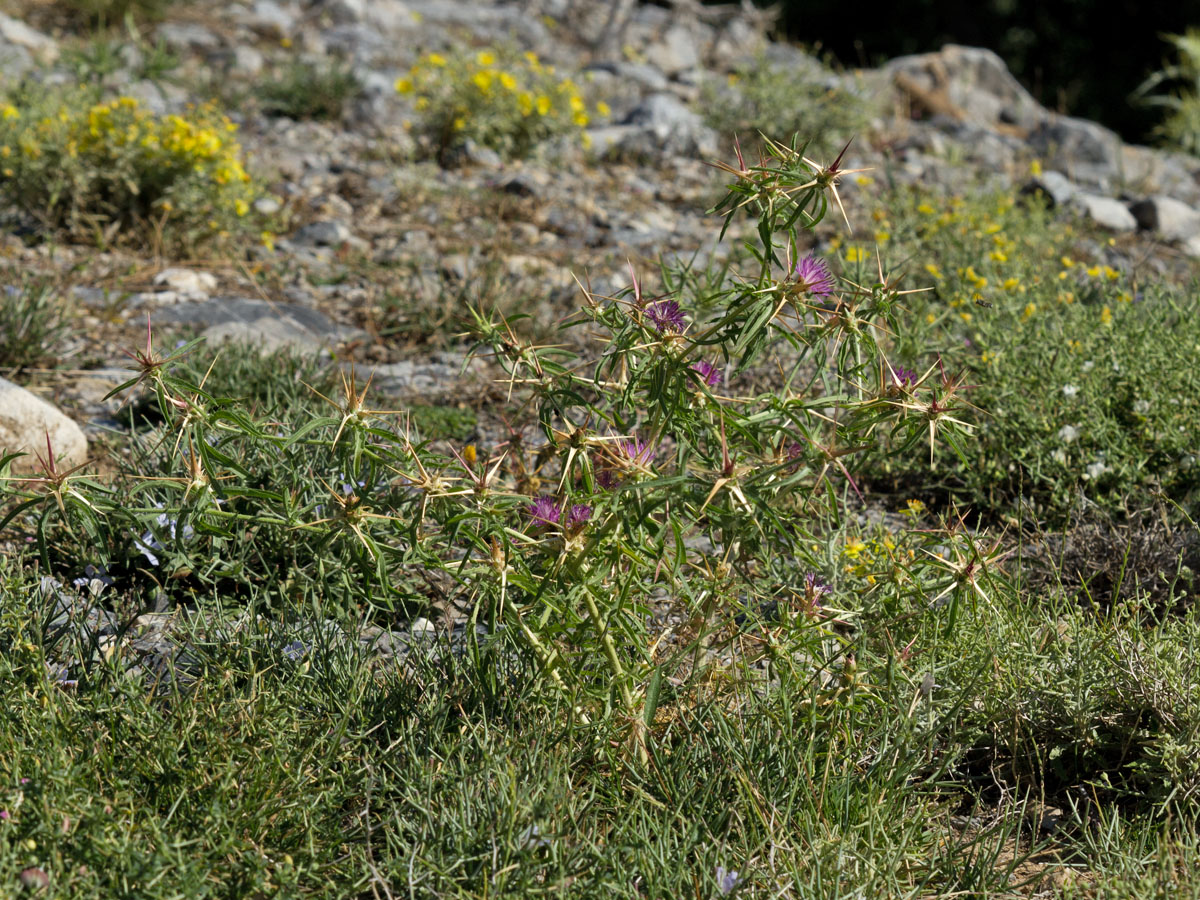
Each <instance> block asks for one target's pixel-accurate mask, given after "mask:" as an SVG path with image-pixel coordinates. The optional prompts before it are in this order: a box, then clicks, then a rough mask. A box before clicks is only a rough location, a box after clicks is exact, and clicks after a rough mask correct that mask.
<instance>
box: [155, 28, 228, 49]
mask: <svg viewBox="0 0 1200 900" xmlns="http://www.w3.org/2000/svg"><path fill="white" fill-rule="evenodd" d="M156 34H157V36H158V39H159V40H160V41H162V42H163V43H164V44H166V45H167V46H168V47H170V48H171V49H172V50H175V51H201V52H203V51H209V50H217V49H219V48H220V46H221V38H220V37H218V36H217V33H216V32H215V31H213V30H212V29H211V28H206V27H205V26H203V25H187V24H181V23H178V22H164V23H163V24H162V25H159V26H158V31H157V32H156Z"/></svg>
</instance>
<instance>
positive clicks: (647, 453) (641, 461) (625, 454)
mask: <svg viewBox="0 0 1200 900" xmlns="http://www.w3.org/2000/svg"><path fill="white" fill-rule="evenodd" d="M617 455H618V456H619V457H621V459H622V460H624V461H626V462H628V463H629V464H630V465H635V466H646V465H649V464H650V463H651V461H653V459H654V455H655V448H654V447H651V446H650V445H649V444H648V443H647V442H646V441H643V440H639V439H638V438H634V439H633V440H631V441H621V442H619V443H618V444H617Z"/></svg>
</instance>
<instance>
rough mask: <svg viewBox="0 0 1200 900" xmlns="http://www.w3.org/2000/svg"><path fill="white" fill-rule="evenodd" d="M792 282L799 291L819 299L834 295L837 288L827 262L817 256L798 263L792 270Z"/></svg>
mask: <svg viewBox="0 0 1200 900" xmlns="http://www.w3.org/2000/svg"><path fill="white" fill-rule="evenodd" d="M792 280H793V281H795V282H796V287H797V288H798V289H799V290H801V291H803V292H804V293H806V294H815V295H816V296H818V297H825V296H828V295H829V294H832V293H833V290H834V288H835V287H836V286H837V284H836V282H835V281H834V279H833V275H832V273H830V271H829V266H828V265H827V264H826V262H825V260H823V259H818V258H817V257H815V256H806V257H804V259H802V260H799V261H798V262H797V263H796V267H795V268H794V269H792Z"/></svg>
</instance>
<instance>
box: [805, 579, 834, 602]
mask: <svg viewBox="0 0 1200 900" xmlns="http://www.w3.org/2000/svg"><path fill="white" fill-rule="evenodd" d="M828 593H829V585H827V584H826V583H825V582H823V581H821V580H820V579H819V578H818V577H817V573H816V572H809V573H807V574H806V575H805V576H804V595H805V596H806V597H812V598H813V599H816V598H818V597H824V596H825V595H826V594H828Z"/></svg>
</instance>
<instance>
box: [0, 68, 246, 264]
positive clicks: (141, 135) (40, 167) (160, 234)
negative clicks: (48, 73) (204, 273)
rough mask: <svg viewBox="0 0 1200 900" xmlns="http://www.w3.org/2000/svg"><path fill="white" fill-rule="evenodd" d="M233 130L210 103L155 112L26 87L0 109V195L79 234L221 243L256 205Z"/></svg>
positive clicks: (85, 94)
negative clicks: (173, 111) (181, 112)
mask: <svg viewBox="0 0 1200 900" xmlns="http://www.w3.org/2000/svg"><path fill="white" fill-rule="evenodd" d="M236 131H237V126H236V125H235V124H234V123H233V122H231V121H230V120H229V119H228V118H227V117H226V116H224V115H222V114H221V113H219V112H218V111H217V110H216V108H215V107H214V106H212V105H211V104H208V105H204V106H200V107H195V108H192V109H191V110H190V111H189V112H188V113H186V114H185V115H157V114H155V113H153V112H151V111H150V110H148V109H146V108H145V107H143V106H142V105H141V104H140V103H139V102H138V101H137V100H136V99H135V98H133V97H118V98H116V99H114V100H111V101H108V102H97V100H96V95H95V94H94V93H93V92H90V91H87V90H84V89H78V90H73V91H68V92H65V93H61V94H52V93H49V92H46V91H44V90H41V89H38V88H26V89H24V90H19V91H17V92H16V93H15V94H14V95H12V96H10V97H9V99H8V101H7V102H5V103H0V194H3V196H4V197H5V199H7V200H8V201H9V202H10V203H12V204H13V205H15V206H16V207H18V208H19V209H21V210H22V211H24V212H25V213H27V214H29V215H31V216H34V217H36V218H37V219H38V220H39V221H41V222H42V223H43V224H45V225H46V226H49V227H51V228H56V229H62V230H64V231H65V232H66V233H67V234H68V235H70V236H73V237H85V236H86V237H91V238H92V239H94V240H100V241H103V242H111V241H123V242H135V243H136V242H141V243H151V242H158V241H162V242H167V243H170V244H175V245H183V246H193V245H196V244H200V243H204V242H206V241H211V240H214V239H216V240H221V239H225V238H228V237H230V236H231V235H233V234H237V233H241V232H245V231H246V230H247V228H248V226H249V222H250V218H251V217H250V216H249V215H248V213H249V212H250V210H251V204H252V202H253V200H254V188H253V186H252V184H251V180H250V176H249V175H248V174H247V172H246V170H245V168H244V167H243V163H242V152H241V147H240V146H239V144H238V143H237V141H236V139H235V137H234V132H236Z"/></svg>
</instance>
